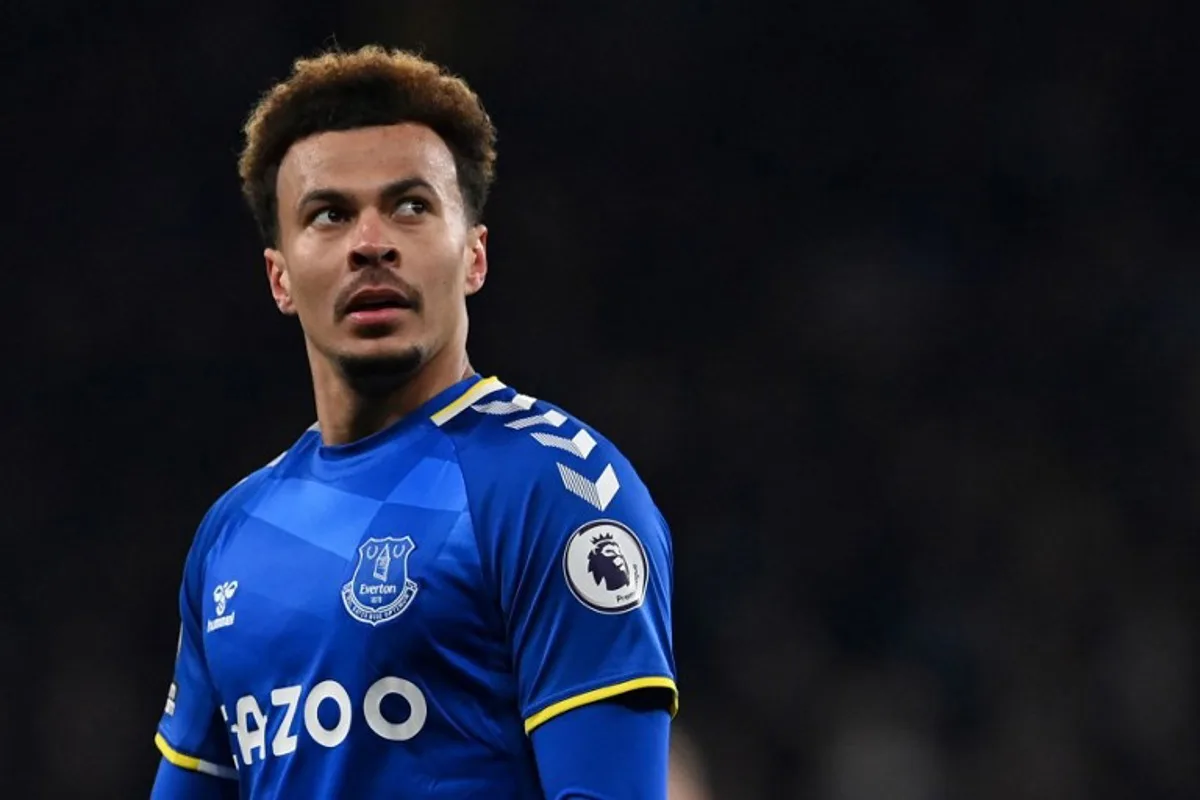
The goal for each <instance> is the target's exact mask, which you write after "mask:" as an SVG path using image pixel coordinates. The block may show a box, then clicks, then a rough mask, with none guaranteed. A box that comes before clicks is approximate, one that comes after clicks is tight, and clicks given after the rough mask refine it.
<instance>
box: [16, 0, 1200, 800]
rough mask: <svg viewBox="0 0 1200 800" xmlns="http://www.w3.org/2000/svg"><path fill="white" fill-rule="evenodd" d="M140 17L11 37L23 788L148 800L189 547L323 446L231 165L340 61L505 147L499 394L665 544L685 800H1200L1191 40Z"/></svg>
mask: <svg viewBox="0 0 1200 800" xmlns="http://www.w3.org/2000/svg"><path fill="white" fill-rule="evenodd" d="M138 5H139V4H136V3H135V4H132V5H131V6H130V7H129V8H127V9H126V8H125V7H124V6H121V7H114V8H112V9H109V8H108V7H107V6H104V10H103V12H101V11H100V10H99V9H100V8H101V7H100V6H91V5H87V6H85V5H84V4H79V3H76V4H72V3H47V4H41V5H39V6H36V7H34V6H32V5H30V8H29V9H28V10H27V11H26V10H22V11H21V13H20V14H18V15H16V16H15V17H14V19H15V22H14V23H13V24H14V27H12V28H10V29H9V30H10V32H9V33H8V34H7V35H6V36H5V39H6V40H8V41H7V42H6V44H5V48H6V49H7V52H8V53H9V55H10V56H11V57H12V58H13V59H14V62H15V64H16V65H15V67H14V68H13V69H10V70H9V73H10V75H11V74H14V73H19V74H21V75H23V76H24V79H22V80H15V81H9V82H8V83H7V85H6V86H5V88H4V89H3V90H0V91H3V92H5V93H6V94H9V95H10V98H9V102H8V103H7V104H6V108H7V110H8V118H9V119H10V120H11V121H12V122H11V123H10V125H8V126H7V127H8V128H9V129H8V130H7V131H6V132H5V136H6V137H7V141H8V143H7V144H5V146H4V150H5V152H6V153H7V154H8V155H9V159H10V169H13V170H15V169H17V167H18V166H20V167H21V168H22V169H24V170H25V172H22V173H21V174H22V175H23V177H21V178H20V181H19V182H17V183H14V184H12V186H11V187H10V188H12V187H15V188H12V191H11V192H10V193H6V194H8V200H9V201H10V205H12V207H13V211H12V212H10V213H8V214H6V218H7V222H8V223H9V224H8V226H7V227H6V231H7V232H8V234H9V235H8V236H7V237H6V245H7V246H8V248H9V259H10V260H9V263H8V268H7V272H6V278H5V280H6V286H7V288H8V291H6V292H5V301H7V303H8V304H11V310H10V312H9V313H8V314H6V315H5V316H6V318H7V320H6V321H7V322H8V323H9V324H10V325H12V326H13V333H12V334H11V335H10V336H9V337H8V341H9V343H10V344H15V345H16V346H15V347H14V348H13V353H12V355H11V356H10V357H8V374H9V377H10V378H15V380H16V382H15V383H9V384H7V385H9V387H10V388H9V390H8V392H7V395H8V396H7V399H8V400H9V402H11V403H15V407H14V408H13V410H12V411H11V412H10V413H9V414H7V415H6V420H7V422H8V424H9V426H10V430H9V433H8V435H7V437H6V439H7V441H8V443H9V460H8V462H9V463H8V467H6V476H5V481H6V484H7V498H8V502H7V506H8V514H7V516H8V519H7V522H6V536H5V537H4V544H5V547H6V549H8V552H9V559H8V561H7V562H6V563H7V564H9V565H13V566H15V569H13V570H12V571H10V572H9V574H8V575H7V577H6V583H7V586H6V592H5V604H4V611H3V613H2V614H0V643H2V646H3V648H4V652H5V654H6V656H5V658H3V659H0V675H2V676H3V679H4V685H5V687H6V689H5V691H4V693H3V695H0V764H3V769H0V796H4V797H47V798H60V797H61V798H68V797H70V798H109V797H113V798H116V797H138V796H144V793H145V792H146V791H147V787H148V786H149V782H150V779H151V775H152V772H153V769H154V766H155V764H156V762H157V753H156V751H155V749H154V747H153V745H152V743H151V738H152V736H153V728H154V725H155V722H156V721H157V718H158V715H159V713H160V711H161V707H162V703H163V700H164V698H165V692H166V689H167V684H168V683H169V680H170V677H169V676H170V671H171V661H172V657H173V654H174V650H175V636H176V631H177V627H176V626H177V618H176V613H177V612H176V607H175V602H176V600H175V598H176V592H177V587H178V581H179V577H180V571H181V567H182V561H183V556H184V553H185V551H186V549H187V547H188V545H189V543H190V539H191V535H192V533H193V530H194V528H195V525H196V523H197V522H198V521H199V519H200V516H201V515H202V514H203V512H204V511H205V510H206V508H207V506H208V504H209V503H210V502H212V501H213V500H214V499H215V498H216V497H217V496H218V495H219V494H220V492H221V491H223V490H224V489H225V488H226V487H228V486H229V485H231V484H232V483H233V482H235V481H236V480H238V479H239V478H240V477H241V476H242V475H243V474H245V473H247V472H248V471H250V470H252V469H254V468H255V467H256V466H258V465H260V464H262V463H264V462H265V461H267V460H269V459H271V458H272V457H273V456H274V455H276V453H277V452H279V451H280V450H282V449H283V448H285V447H286V446H287V445H288V444H289V443H290V441H291V440H292V439H293V438H294V437H295V436H297V435H298V434H299V432H300V431H301V430H303V428H304V427H306V426H307V425H308V424H309V423H310V422H311V419H312V413H313V412H312V403H311V397H310V395H309V389H308V375H307V372H306V367H305V362H304V356H303V351H302V345H301V339H300V336H299V333H298V330H297V329H296V327H295V325H294V324H293V323H292V322H291V321H288V320H283V319H282V318H280V317H278V315H277V314H276V313H275V312H274V309H273V307H272V305H271V303H270V300H269V297H268V293H267V287H266V283H265V280H264V279H263V269H262V266H261V257H260V255H259V253H260V245H259V243H258V241H257V239H256V237H255V232H254V230H253V226H252V224H251V221H250V217H249V214H248V213H247V212H246V211H245V210H244V209H243V207H242V205H241V200H240V197H239V196H238V186H237V182H236V175H235V170H234V160H235V155H236V152H237V150H238V147H239V145H240V139H239V130H238V129H239V125H240V123H241V120H242V118H243V116H244V114H245V113H246V111H247V110H248V108H249V107H250V105H251V103H252V102H253V100H254V98H255V97H256V95H257V93H258V92H259V91H261V90H262V89H264V88H265V87H266V86H267V85H268V83H269V82H270V81H271V80H272V79H274V78H279V77H282V76H283V75H284V74H286V71H287V69H288V66H289V64H290V61H291V59H292V58H294V57H296V56H298V55H302V54H309V53H311V52H313V51H315V50H316V49H318V48H319V47H320V46H321V45H323V44H328V43H330V41H331V39H330V34H334V33H336V34H337V41H339V42H340V43H341V44H342V45H343V46H349V45H357V44H360V43H363V42H367V41H379V42H382V43H384V44H388V45H395V46H404V47H420V48H421V49H422V50H423V51H424V52H425V53H426V54H427V55H429V56H430V57H433V58H435V59H437V60H439V61H443V62H445V63H448V64H449V65H451V66H452V68H453V69H455V70H456V71H458V72H460V73H461V74H463V75H464V76H465V77H466V78H467V79H468V80H469V81H470V82H471V83H472V85H473V86H474V87H475V88H476V89H477V90H478V91H479V92H480V93H481V95H482V97H483V98H484V100H485V103H486V104H487V106H488V108H489V111H490V112H491V114H492V116H493V118H494V120H495V122H496V125H497V127H498V129H499V131H500V144H499V152H500V161H499V181H498V183H497V186H496V189H495V191H494V194H493V196H492V200H491V203H490V207H489V213H488V222H489V224H490V227H491V240H490V241H491V263H492V272H491V277H490V279H489V284H488V286H487V288H486V289H485V291H484V292H483V294H482V295H481V296H479V297H478V298H477V299H476V300H475V301H473V303H474V304H473V306H472V314H473V317H472V342H473V346H472V348H471V351H472V355H473V359H474V361H475V365H476V367H477V368H478V369H479V370H480V371H482V372H484V373H485V374H492V373H495V374H498V375H499V376H500V377H501V378H502V379H504V380H505V381H506V382H508V383H510V384H512V385H515V386H517V387H519V388H520V389H521V390H522V391H525V392H527V393H529V394H533V395H535V396H539V397H545V398H546V399H548V400H552V401H554V402H556V403H559V404H561V405H563V406H564V407H566V408H568V409H570V410H571V411H573V412H574V413H576V414H578V415H580V416H581V417H583V418H584V419H586V420H588V421H589V422H591V423H592V424H594V425H595V426H596V427H598V428H599V429H600V430H602V431H604V432H605V433H606V434H607V435H609V436H610V438H612V439H613V440H614V441H615V442H616V443H617V444H618V446H620V447H622V448H623V449H624V450H625V451H626V453H627V454H628V455H629V456H630V457H631V458H632V459H633V461H634V463H635V464H636V465H637V466H638V467H639V469H640V471H641V473H642V475H643V477H644V478H645V479H646V481H647V483H648V484H649V485H650V487H651V489H652V490H653V492H654V493H655V496H656V498H657V500H658V501H659V504H660V505H661V507H662V508H663V510H664V511H665V513H666V515H667V517H668V519H669V520H670V522H671V523H672V526H673V531H674V536H675V548H676V623H675V635H676V643H677V657H678V662H679V669H680V682H681V688H682V711H681V713H680V716H679V718H678V725H677V729H676V730H677V731H678V736H677V744H678V753H677V754H678V761H677V770H676V778H677V780H678V781H679V788H677V790H676V793H675V795H674V797H675V798H676V800H683V799H684V798H702V797H703V798H734V799H735V800H739V799H741V798H745V799H746V800H753V799H756V798H817V799H818V800H867V799H868V798H888V800H942V799H943V798H946V799H949V798H972V800H1009V799H1010V798H1027V799H1028V800H1074V799H1075V798H1089V800H1109V799H1110V798H1112V799H1115V798H1135V797H1136V798H1143V799H1145V800H1175V799H1176V798H1180V799H1182V798H1195V797H1200V767H1198V763H1200V758H1198V756H1197V754H1198V753H1200V736H1198V725H1197V721H1198V720H1200V713H1198V712H1200V700H1198V697H1197V691H1196V685H1197V684H1196V680H1195V678H1196V676H1197V675H1198V674H1200V669H1198V666H1200V665H1198V663H1197V646H1198V641H1197V631H1198V628H1197V625H1196V620H1197V614H1196V612H1197V602H1196V601H1197V591H1198V588H1197V587H1198V586H1200V581H1198V580H1197V578H1198V577H1200V570H1198V569H1197V563H1198V560H1197V555H1198V554H1197V550H1196V544H1195V542H1196V525H1197V519H1198V517H1200V492H1198V491H1197V490H1196V489H1197V480H1196V479H1197V457H1198V456H1200V272H1198V271H1197V269H1196V257H1197V254H1198V244H1200V235H1198V231H1197V226H1196V224H1195V219H1196V217H1195V209H1196V204H1195V199H1196V197H1197V188H1198V177H1200V175H1198V169H1197V164H1198V163H1200V162H1198V160H1197V158H1196V142H1197V141H1198V137H1197V134H1198V133H1200V131H1198V130H1197V127H1198V126H1197V114H1196V111H1195V104H1194V103H1193V102H1192V95H1193V94H1194V93H1193V92H1192V91H1191V90H1192V88H1193V83H1194V79H1195V78H1196V76H1197V70H1196V59H1195V56H1194V55H1192V52H1191V51H1192V50H1193V42H1192V39H1193V36H1194V31H1195V30H1197V28H1198V27H1200V26H1198V23H1200V19H1198V17H1200V12H1198V11H1197V8H1196V7H1195V6H1194V5H1192V6H1187V7H1175V6H1171V5H1169V4H1167V3H1165V2H1157V0H1146V1H1145V2H1142V3H1139V4H1122V5H1121V10H1120V12H1119V13H1118V12H1117V8H1118V5H1117V4H1115V3H1113V4H1099V5H1097V4H1094V3H1093V4H1084V3H1080V2H1064V3H1056V4H1043V3H1038V2H1032V1H1031V0H1021V1H1020V2H1015V3H1012V2H1004V3H1002V2H991V3H977V4H966V5H963V4H956V3H934V4H920V3H915V2H911V0H900V1H897V0H887V1H885V0H851V2H848V3H832V2H830V3H821V4H799V5H803V6H804V8H802V9H796V8H789V7H786V6H785V5H784V4H778V5H775V6H769V5H764V4H755V3H743V4H740V5H739V6H738V7H737V8H736V9H735V8H734V7H733V4H724V3H716V2H697V3H684V2H679V0H663V1H662V2H656V3H639V2H634V1H633V0H616V2H609V3H606V4H586V9H587V10H586V11H585V10H582V8H583V6H578V7H576V6H575V5H574V4H555V5H554V8H556V9H558V10H550V9H548V8H542V7H535V4H521V5H522V6H523V7H522V8H515V7H511V6H513V5H514V4H486V5H485V4H467V3H453V4H452V3H424V4H416V3H403V2H401V3H386V4H385V3H363V4H356V7H354V8H349V7H346V8H335V7H332V6H324V7H321V6H319V5H318V6H314V7H313V8H311V9H308V8H307V6H305V5H304V4H289V3H283V2H280V1H279V0H272V1H271V2H261V3H241V4H233V3H228V2H220V1H218V2H211V3H206V4H195V5H179V6H178V7H175V6H172V7H171V10H163V9H159V8H158V7H157V6H150V5H146V4H140V5H143V6H145V8H141V9H138V8H137V6H138ZM541 5H544V6H545V5H550V4H541ZM790 5H791V4H788V6H790ZM1180 6H1182V4H1180ZM571 9H575V10H571ZM142 12H145V13H142ZM14 32H15V34H14ZM14 45H15V47H16V49H15V51H14V49H13V47H14ZM10 148H11V149H10ZM22 165H23V166H22ZM10 180H14V181H15V180H16V173H15V172H14V173H10ZM13 201H15V202H13ZM13 248H15V250H14V249H13ZM18 386H19V387H22V388H18ZM685 782H690V784H691V788H684V787H683V784H684V783H685Z"/></svg>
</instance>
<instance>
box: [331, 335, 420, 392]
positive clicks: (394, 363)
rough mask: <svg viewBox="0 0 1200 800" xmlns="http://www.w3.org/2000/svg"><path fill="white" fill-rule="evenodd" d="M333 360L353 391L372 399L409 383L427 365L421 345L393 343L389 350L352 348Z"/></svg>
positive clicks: (387, 347) (385, 348)
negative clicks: (422, 366) (423, 365)
mask: <svg viewBox="0 0 1200 800" xmlns="http://www.w3.org/2000/svg"><path fill="white" fill-rule="evenodd" d="M375 344H377V345H378V344H383V343H382V342H377V343H375ZM334 360H335V363H336V364H337V366H338V370H339V371H340V372H341V373H342V375H343V376H344V377H345V378H346V382H347V383H349V384H350V386H351V388H353V389H354V390H355V391H356V392H358V393H359V394H362V395H365V396H368V397H373V396H381V395H386V394H390V393H391V392H393V391H395V390H396V389H398V388H400V387H401V386H403V385H404V384H405V383H407V382H408V380H409V379H410V378H411V377H412V376H413V375H415V374H416V372H417V370H418V369H419V368H420V367H421V365H422V364H424V363H425V351H424V349H423V348H421V347H420V346H418V345H413V344H407V345H397V344H395V343H391V344H390V346H386V347H380V346H375V347H358V348H353V350H352V351H351V352H346V353H341V354H339V355H338V356H337V357H336V358H335V359H334Z"/></svg>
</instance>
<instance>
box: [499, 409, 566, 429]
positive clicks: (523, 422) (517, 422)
mask: <svg viewBox="0 0 1200 800" xmlns="http://www.w3.org/2000/svg"><path fill="white" fill-rule="evenodd" d="M566 421H567V415H566V414H563V413H562V412H561V411H555V410H554V409H553V408H552V409H550V410H549V411H547V412H546V413H545V414H538V415H537V416H534V417H521V419H514V420H513V421H512V422H506V423H504V427H506V428H512V429H513V430H514V431H522V430H525V429H526V428H530V427H532V426H534V425H542V424H546V425H549V426H550V427H552V428H557V427H559V426H560V425H562V424H563V423H564V422H566Z"/></svg>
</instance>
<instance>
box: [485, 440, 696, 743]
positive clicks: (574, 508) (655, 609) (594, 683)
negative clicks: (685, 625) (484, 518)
mask: <svg viewBox="0 0 1200 800" xmlns="http://www.w3.org/2000/svg"><path fill="white" fill-rule="evenodd" d="M590 438H591V437H590V434H589V439H590ZM538 441H542V440H538ZM544 441H550V442H553V441H554V440H553V439H546V440H544ZM563 452H564V454H563V457H561V458H558V457H556V456H557V450H555V449H554V448H551V447H544V448H541V449H536V448H534V449H532V453H531V455H532V457H531V458H529V459H528V461H525V460H524V459H518V460H517V461H518V463H517V464H512V463H510V464H508V465H506V467H505V472H506V476H507V477H506V480H505V481H504V482H503V483H504V485H505V486H506V487H507V488H505V489H504V490H503V497H501V498H500V500H499V502H500V503H501V504H502V505H503V506H504V512H503V513H501V514H499V515H493V516H494V517H495V519H494V525H495V527H496V529H495V530H494V531H493V533H492V541H493V542H494V545H493V547H494V548H495V559H494V570H495V576H494V577H495V581H496V585H497V588H498V590H499V595H500V606H501V610H502V613H503V615H504V618H505V622H506V625H507V628H508V633H509V639H510V643H511V647H512V651H513V653H512V657H513V665H514V670H515V673H516V680H517V687H518V696H519V703H520V707H521V708H520V711H521V714H522V717H523V718H524V721H525V730H526V733H530V732H532V731H533V730H534V729H535V728H537V727H538V726H539V725H541V724H543V723H545V722H547V721H548V720H550V719H553V718H555V717H557V716H558V715H560V714H563V713H564V712H566V711H569V710H571V709H574V708H578V707H581V706H585V705H587V704H589V703H594V702H597V701H600V700H605V699H608V698H613V697H617V696H620V695H623V694H626V693H628V692H633V691H638V690H653V691H651V692H647V693H646V694H647V695H649V696H651V697H653V698H654V702H655V703H657V704H659V705H661V707H663V708H665V709H667V710H669V711H670V712H671V713H672V714H674V712H675V710H676V707H677V690H676V684H675V663H674V655H673V651H672V632H671V595H672V552H671V539H670V531H669V529H668V526H667V523H666V521H665V520H664V519H663V517H662V515H661V514H660V513H659V511H658V509H657V508H656V507H655V505H654V503H653V502H652V500H651V498H650V494H649V492H648V491H647V490H646V488H645V486H644V485H643V484H642V482H641V480H640V479H639V478H638V476H637V475H636V473H635V472H634V470H633V468H632V466H630V465H629V463H628V462H627V461H626V460H625V459H624V458H623V457H621V455H620V454H619V453H617V452H616V451H615V449H613V448H612V446H611V445H608V444H607V443H605V444H602V445H598V446H595V447H594V449H592V450H591V452H589V453H588V457H586V458H584V457H582V456H581V455H577V454H576V453H578V452H580V451H579V450H578V448H577V449H576V450H575V451H563ZM518 464H525V465H527V466H526V468H525V469H521V468H519V466H518ZM530 473H532V474H530Z"/></svg>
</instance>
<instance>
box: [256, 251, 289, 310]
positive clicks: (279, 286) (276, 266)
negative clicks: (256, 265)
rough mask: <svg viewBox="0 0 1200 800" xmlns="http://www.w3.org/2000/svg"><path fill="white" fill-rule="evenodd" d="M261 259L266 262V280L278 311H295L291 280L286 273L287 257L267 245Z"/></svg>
mask: <svg viewBox="0 0 1200 800" xmlns="http://www.w3.org/2000/svg"><path fill="white" fill-rule="evenodd" d="M263 259H264V260H265V261H266V262H267V282H268V283H269V284H270V285H271V297H273V298H275V305H276V306H277V307H278V308H279V311H280V312H281V313H283V314H287V315H288V316H292V315H294V314H295V313H296V306H295V304H294V303H293V302H292V282H291V277H290V276H289V275H288V268H287V259H285V258H284V257H283V253H281V252H280V251H278V250H276V249H274V248H271V247H268V248H267V249H266V250H264V251H263Z"/></svg>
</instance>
